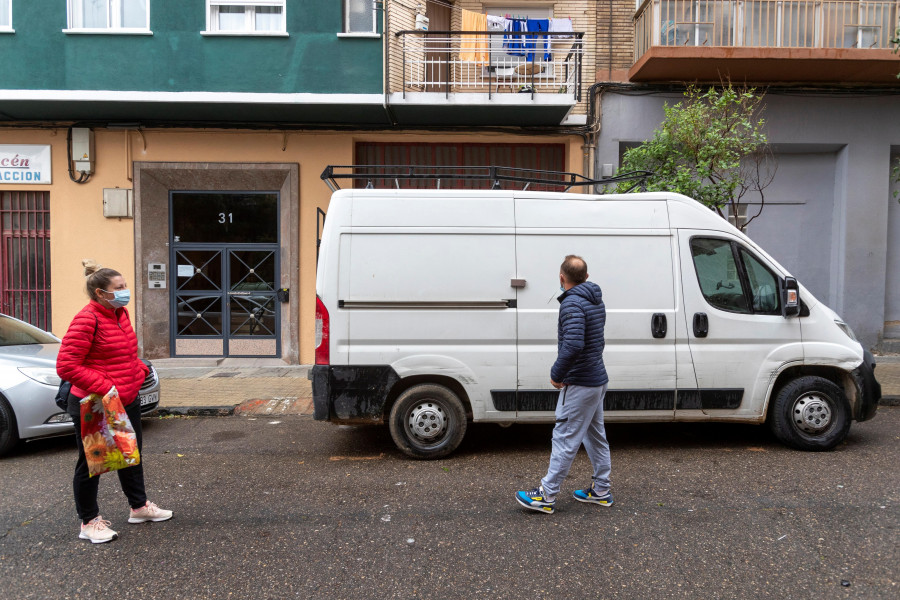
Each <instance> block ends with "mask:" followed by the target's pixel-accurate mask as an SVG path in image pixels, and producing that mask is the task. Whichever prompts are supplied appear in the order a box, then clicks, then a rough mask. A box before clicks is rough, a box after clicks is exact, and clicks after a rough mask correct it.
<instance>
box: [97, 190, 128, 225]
mask: <svg viewBox="0 0 900 600" xmlns="http://www.w3.org/2000/svg"><path fill="white" fill-rule="evenodd" d="M103 216H104V217H107V218H110V219H113V218H116V217H118V218H125V219H132V218H134V191H133V190H131V189H123V188H105V189H104V190H103Z"/></svg>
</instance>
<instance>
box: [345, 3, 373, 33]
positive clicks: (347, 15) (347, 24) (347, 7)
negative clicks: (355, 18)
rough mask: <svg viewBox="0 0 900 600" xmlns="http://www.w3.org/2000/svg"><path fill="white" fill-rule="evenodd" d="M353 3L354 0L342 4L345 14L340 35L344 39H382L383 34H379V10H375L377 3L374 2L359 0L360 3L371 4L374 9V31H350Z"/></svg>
mask: <svg viewBox="0 0 900 600" xmlns="http://www.w3.org/2000/svg"><path fill="white" fill-rule="evenodd" d="M353 1H354V0H344V1H343V3H342V8H343V12H344V14H343V15H342V19H341V21H342V31H341V33H339V34H338V35H340V36H343V37H353V36H356V37H380V36H381V34H380V33H378V10H377V9H376V8H375V2H374V1H373V0H358V1H359V2H365V3H367V4H370V5H371V7H372V29H368V30H365V31H353V30H351V29H350V3H351V2H353Z"/></svg>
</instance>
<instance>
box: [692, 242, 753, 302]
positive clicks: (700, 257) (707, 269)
mask: <svg viewBox="0 0 900 600" xmlns="http://www.w3.org/2000/svg"><path fill="white" fill-rule="evenodd" d="M691 255H692V256H693V258H694V267H695V268H696V269H697V279H698V280H699V282H700V291H701V292H703V297H704V298H706V301H707V302H709V303H710V304H711V305H712V306H714V307H716V308H720V309H722V310H727V311H730V312H739V313H749V312H751V311H750V307H749V306H748V303H747V295H746V294H745V293H744V286H743V285H742V283H741V276H740V272H739V267H738V264H737V261H736V260H735V256H734V252H733V251H732V248H731V242H729V241H728V240H720V239H712V238H694V239H692V240H691Z"/></svg>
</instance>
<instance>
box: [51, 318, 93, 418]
mask: <svg viewBox="0 0 900 600" xmlns="http://www.w3.org/2000/svg"><path fill="white" fill-rule="evenodd" d="M94 337H97V315H96V314H94ZM93 344H94V339H93V338H91V346H93ZM71 391H72V382H71V381H62V382H60V384H59V389H58V390H56V397H55V398H54V399H53V401H54V402H56V406H58V407H59V410H61V411H67V410H68V409H69V392H71Z"/></svg>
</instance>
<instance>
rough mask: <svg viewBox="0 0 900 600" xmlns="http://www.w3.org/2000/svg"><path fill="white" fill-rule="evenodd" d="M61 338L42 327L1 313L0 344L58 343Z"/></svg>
mask: <svg viewBox="0 0 900 600" xmlns="http://www.w3.org/2000/svg"><path fill="white" fill-rule="evenodd" d="M56 343H59V340H58V339H56V338H55V337H53V336H52V335H50V334H49V333H47V332H46V331H44V330H42V329H38V328H37V327H33V326H32V325H29V324H27V323H23V322H22V321H17V320H16V319H11V318H10V317H7V316H5V315H0V346H27V345H30V344H56Z"/></svg>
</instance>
